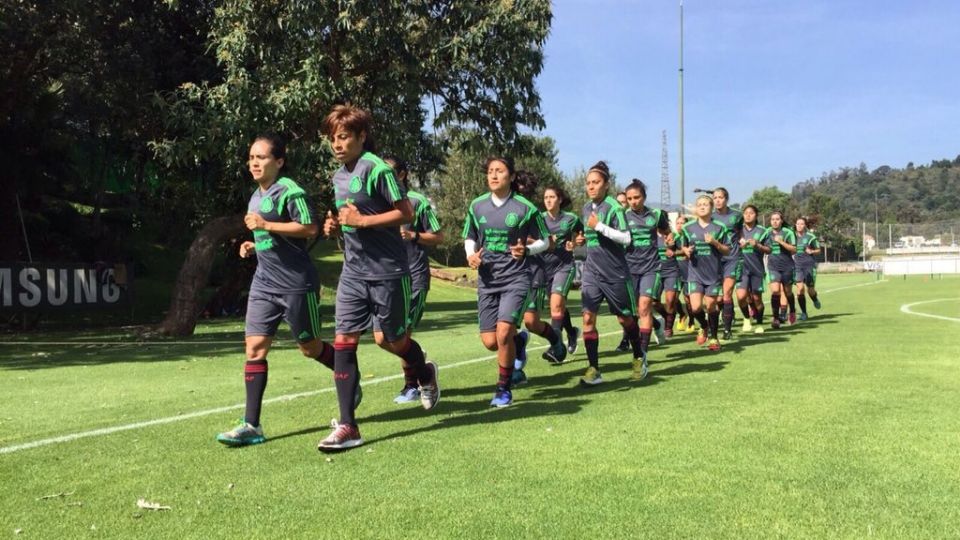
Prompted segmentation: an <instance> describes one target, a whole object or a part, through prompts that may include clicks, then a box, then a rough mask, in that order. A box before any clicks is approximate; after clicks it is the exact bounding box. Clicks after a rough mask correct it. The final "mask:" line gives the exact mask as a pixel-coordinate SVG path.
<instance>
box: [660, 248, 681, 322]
mask: <svg viewBox="0 0 960 540" xmlns="http://www.w3.org/2000/svg"><path fill="white" fill-rule="evenodd" d="M679 251H680V250H679V249H678V248H677V243H676V237H675V236H674V235H673V233H670V234H666V235H664V234H658V235H657V255H658V256H659V257H660V280H661V287H660V291H661V293H662V294H663V298H662V301H661V302H660V304H661V306H663V310H664V312H665V314H664V317H663V321H664V330H663V334H664V336H665V337H668V338H669V337H673V325H674V321H676V318H677V293H678V292H679V291H680V264H679V261H677V253H678V252H679ZM657 296H658V297H659V296H660V294H658V295H657Z"/></svg>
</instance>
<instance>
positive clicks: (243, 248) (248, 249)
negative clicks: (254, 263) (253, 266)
mask: <svg viewBox="0 0 960 540" xmlns="http://www.w3.org/2000/svg"><path fill="white" fill-rule="evenodd" d="M254 251H256V244H254V243H253V242H251V241H249V240H247V241H246V242H244V243H242V244H240V258H241V259H246V258H247V257H249V256H251V255H253V253H254Z"/></svg>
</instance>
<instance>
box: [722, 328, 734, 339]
mask: <svg viewBox="0 0 960 540" xmlns="http://www.w3.org/2000/svg"><path fill="white" fill-rule="evenodd" d="M720 339H721V340H723V341H732V340H733V332H731V331H729V330H724V331H723V337H721V338H720Z"/></svg>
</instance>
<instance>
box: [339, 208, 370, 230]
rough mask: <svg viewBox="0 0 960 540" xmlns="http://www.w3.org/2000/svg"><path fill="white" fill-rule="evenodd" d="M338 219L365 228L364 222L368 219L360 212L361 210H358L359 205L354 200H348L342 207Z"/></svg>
mask: <svg viewBox="0 0 960 540" xmlns="http://www.w3.org/2000/svg"><path fill="white" fill-rule="evenodd" d="M337 219H339V220H340V223H341V224H343V225H346V226H347V227H354V228H357V229H361V228H363V225H364V222H365V221H366V220H365V219H364V215H363V214H361V213H360V210H357V207H356V206H355V205H354V204H353V203H352V202H348V203H347V204H345V205H343V206H341V207H340V212H339V215H338V216H337Z"/></svg>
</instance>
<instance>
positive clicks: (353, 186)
mask: <svg viewBox="0 0 960 540" xmlns="http://www.w3.org/2000/svg"><path fill="white" fill-rule="evenodd" d="M361 189H363V182H361V181H360V177H359V176H354V177H353V178H351V179H350V193H360V190H361Z"/></svg>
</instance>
